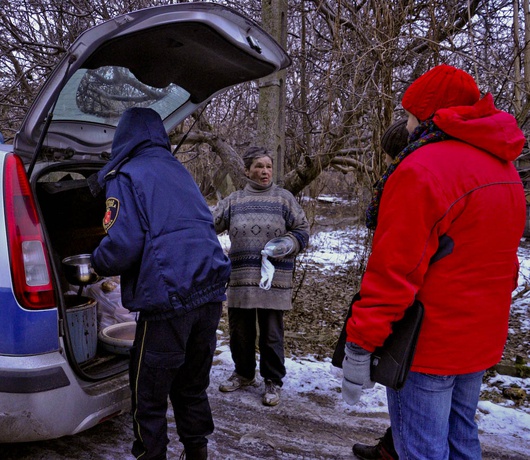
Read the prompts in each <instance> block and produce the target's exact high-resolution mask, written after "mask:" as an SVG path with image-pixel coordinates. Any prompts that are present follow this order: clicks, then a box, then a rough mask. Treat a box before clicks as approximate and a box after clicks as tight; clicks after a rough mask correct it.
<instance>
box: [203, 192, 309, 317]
mask: <svg viewBox="0 0 530 460" xmlns="http://www.w3.org/2000/svg"><path fill="white" fill-rule="evenodd" d="M213 215H214V223H215V230H216V231H217V233H222V232H224V231H225V230H226V231H228V235H229V237H230V243H231V246H230V252H229V256H230V260H231V262H232V274H231V277H230V283H229V286H228V291H227V296H228V307H229V308H264V309H274V310H290V309H291V307H292V304H291V294H292V282H293V269H294V260H295V257H296V254H298V252H300V251H301V250H302V249H304V248H305V247H306V246H307V243H308V240H309V223H308V222H307V219H306V217H305V214H304V211H303V209H302V208H301V206H300V205H299V204H298V202H297V201H296V199H295V198H294V196H293V195H292V194H291V193H290V192H288V191H287V190H285V189H283V188H280V187H278V186H277V185H274V184H272V185H269V186H267V187H262V186H260V185H259V184H256V183H254V182H249V183H248V184H247V185H246V186H245V188H244V189H243V190H239V191H237V192H234V193H232V194H230V195H229V196H228V197H226V198H225V199H224V200H221V201H220V202H219V203H218V205H217V206H216V208H215V209H214V211H213ZM284 235H287V236H289V237H291V239H292V240H293V242H294V243H295V251H294V253H293V254H291V255H289V256H287V257H285V258H283V259H273V258H269V260H270V261H271V262H272V264H273V265H274V267H275V272H274V277H273V280H272V286H271V288H270V290H264V289H261V288H260V287H259V283H260V279H261V250H262V249H263V247H264V246H265V244H266V243H267V242H268V241H269V240H270V239H272V238H276V237H279V236H284Z"/></svg>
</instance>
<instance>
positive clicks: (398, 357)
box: [370, 300, 424, 390]
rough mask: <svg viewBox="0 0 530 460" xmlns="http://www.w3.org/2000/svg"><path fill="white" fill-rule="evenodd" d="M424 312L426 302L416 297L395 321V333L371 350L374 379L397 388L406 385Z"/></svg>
mask: <svg viewBox="0 0 530 460" xmlns="http://www.w3.org/2000/svg"><path fill="white" fill-rule="evenodd" d="M423 312H424V308H423V304H422V303H421V302H420V301H419V300H415V301H414V303H413V304H412V305H411V306H410V307H409V308H407V310H406V311H405V315H404V316H403V318H402V319H400V320H399V321H396V322H395V323H394V324H393V325H392V333H391V334H390V335H389V336H388V337H387V339H386V340H385V343H384V344H383V345H382V346H380V347H378V348H376V349H375V350H374V352H373V353H372V359H371V365H370V377H371V379H372V380H373V381H375V382H378V383H380V384H381V385H385V386H386V387H389V388H392V389H394V390H399V389H400V388H402V387H403V385H405V381H406V380H407V375H408V373H409V370H410V366H411V365H412V360H413V359H414V354H415V352H416V344H417V342H418V336H419V334H420V329H421V324H422V322H423Z"/></svg>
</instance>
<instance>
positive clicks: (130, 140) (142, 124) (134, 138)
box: [87, 107, 171, 196]
mask: <svg viewBox="0 0 530 460" xmlns="http://www.w3.org/2000/svg"><path fill="white" fill-rule="evenodd" d="M152 147H160V148H163V149H164V150H167V151H168V152H171V144H170V142H169V137H168V135H167V133H166V129H165V128H164V123H163V122H162V119H161V118H160V115H159V114H158V112H156V111H154V110H153V109H147V108H140V107H133V108H130V109H127V110H126V111H125V112H123V115H122V117H121V118H120V121H119V123H118V126H117V127H116V133H115V135H114V140H113V142H112V150H111V155H110V161H109V162H108V163H107V164H106V165H105V166H104V167H103V168H102V169H101V171H99V172H98V173H96V174H94V175H92V176H90V177H89V178H88V180H87V182H88V186H89V187H90V191H91V192H92V194H93V195H94V196H97V195H98V194H99V193H101V191H102V190H103V189H104V187H105V178H106V177H107V176H108V175H109V174H113V173H114V172H115V171H116V170H117V169H118V168H119V167H120V166H121V165H122V164H123V163H125V162H126V161H127V160H128V159H129V158H132V157H133V156H135V155H137V154H139V153H140V152H142V151H143V150H144V149H146V148H152Z"/></svg>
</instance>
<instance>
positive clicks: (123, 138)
mask: <svg viewBox="0 0 530 460" xmlns="http://www.w3.org/2000/svg"><path fill="white" fill-rule="evenodd" d="M155 146H158V147H162V148H164V149H166V150H171V146H170V143H169V137H168V135H167V133H166V130H165V128H164V124H163V122H162V119H161V118H160V115H159V114H158V113H157V112H155V111H154V110H153V109H147V108H140V107H133V108H130V109H127V110H126V111H125V112H124V113H123V115H122V117H121V119H120V122H119V123H118V126H117V127H116V134H115V135H114V140H113V142H112V150H111V154H110V159H111V161H113V162H114V161H118V162H120V161H121V160H123V159H125V158H127V157H133V156H134V155H136V154H137V153H139V152H140V151H142V150H143V149H145V148H146V147H155Z"/></svg>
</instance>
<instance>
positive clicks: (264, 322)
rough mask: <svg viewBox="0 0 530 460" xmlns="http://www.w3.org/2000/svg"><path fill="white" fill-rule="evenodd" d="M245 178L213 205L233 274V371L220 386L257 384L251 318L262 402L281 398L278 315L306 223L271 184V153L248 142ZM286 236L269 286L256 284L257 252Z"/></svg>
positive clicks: (287, 303) (286, 303)
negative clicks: (286, 245) (289, 246)
mask: <svg viewBox="0 0 530 460" xmlns="http://www.w3.org/2000/svg"><path fill="white" fill-rule="evenodd" d="M243 162H244V165H245V175H246V176H247V178H248V183H247V185H246V186H245V187H244V189H243V190H239V191H236V192H234V193H232V194H231V195H229V196H228V197H227V198H225V199H224V200H222V201H220V202H219V204H218V205H217V207H216V208H215V209H214V212H213V214H214V222H215V229H216V231H217V233H222V232H224V231H228V235H229V237H230V243H231V247H230V252H229V256H230V260H231V262H232V274H231V278H230V283H229V286H228V292H227V295H228V322H229V329H230V350H231V353H232V359H233V361H234V363H235V370H234V372H233V373H232V375H231V376H230V378H229V379H228V380H227V381H226V382H224V383H222V384H221V385H220V386H219V390H220V391H223V392H230V391H235V390H237V389H239V388H241V387H245V386H250V385H252V386H255V385H256V378H255V373H256V348H255V343H256V336H257V330H256V319H257V323H258V325H259V353H260V366H259V368H260V375H261V376H262V377H263V379H264V380H265V393H264V395H263V404H265V405H267V406H275V405H277V404H278V403H279V402H280V388H281V386H282V384H283V382H282V379H283V378H284V377H285V373H286V371H285V359H284V326H283V314H284V312H285V311H286V310H290V309H291V308H292V304H291V295H292V279H293V269H294V261H295V257H296V255H297V254H298V253H299V252H300V251H301V250H302V249H304V248H305V247H306V246H307V243H308V240H309V223H308V222H307V219H306V216H305V214H304V211H303V209H302V208H301V206H300V205H299V204H298V202H297V201H296V199H295V198H294V196H293V195H292V194H291V193H290V192H288V191H287V190H285V189H283V188H281V187H279V186H277V185H275V184H273V183H272V157H271V156H270V154H269V153H268V152H267V150H266V149H264V148H261V147H251V148H249V149H248V150H247V151H246V152H245V154H244V155H243ZM280 236H286V237H288V238H289V239H290V240H291V241H292V243H293V249H292V250H291V252H290V253H289V254H288V255H286V256H285V257H282V258H274V259H271V260H270V261H271V262H272V264H273V266H274V269H275V270H274V276H273V279H272V285H271V287H270V289H263V288H261V287H260V279H261V266H262V254H261V251H262V250H263V248H264V246H265V244H266V243H267V242H268V241H269V240H271V239H272V238H276V237H280Z"/></svg>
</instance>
